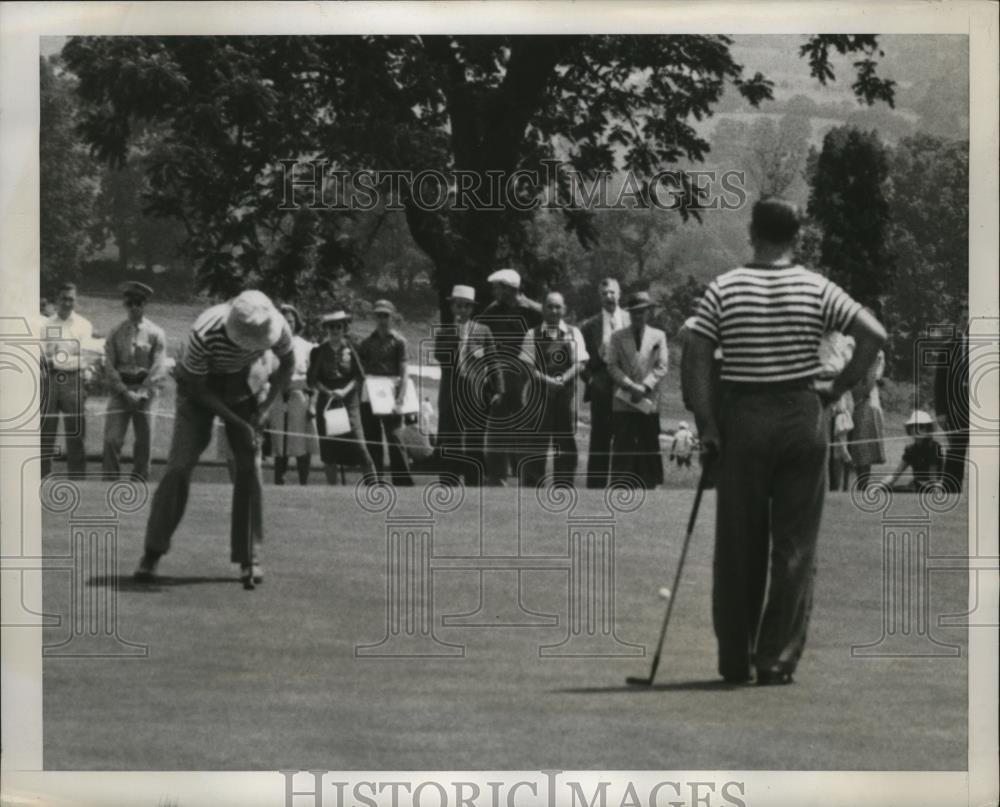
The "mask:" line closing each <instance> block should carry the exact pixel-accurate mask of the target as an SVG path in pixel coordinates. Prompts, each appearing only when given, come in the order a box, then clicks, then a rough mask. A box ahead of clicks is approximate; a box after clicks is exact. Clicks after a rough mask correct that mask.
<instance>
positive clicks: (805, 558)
mask: <svg viewBox="0 0 1000 807" xmlns="http://www.w3.org/2000/svg"><path fill="white" fill-rule="evenodd" d="M798 230H799V216H798V212H797V211H796V209H795V207H794V206H793V205H791V204H790V203H788V202H785V201H782V200H779V199H766V200H763V201H760V202H758V203H757V204H756V205H755V206H754V209H753V217H752V223H751V226H750V238H751V242H752V244H753V249H754V259H753V261H752V262H750V263H747V264H745V265H743V266H741V267H739V268H737V269H733V270H732V271H730V272H727V273H725V274H723V275H720V276H719V277H717V278H716V279H715V280H714V281H712V283H711V284H710V285H709V287H708V290H707V291H706V292H705V295H704V297H703V298H702V300H701V302H700V303H699V305H698V308H697V311H696V316H695V317H694V319H693V321H692V322H691V332H692V340H691V344H690V351H691V360H692V365H693V366H692V372H691V375H690V380H691V382H692V384H693V389H692V390H691V395H690V401H691V408H692V410H693V411H694V413H695V417H696V418H697V420H698V429H699V432H700V435H701V439H702V443H703V445H704V446H705V448H706V450H708V451H710V452H718V468H717V474H716V482H717V488H718V496H717V514H716V535H715V561H714V584H713V592H712V616H713V622H714V625H715V634H716V638H717V639H718V645H719V673H720V674H721V675H722V676H723V678H725V679H726V680H727V681H730V682H747V681H749V680H750V679H751V665H752V666H753V667H755V668H756V671H757V683H758V684H765V685H766V684H787V683H791V681H792V673H793V672H794V671H795V667H796V665H797V664H798V661H799V657H800V656H801V654H802V648H803V646H804V644H805V639H806V629H807V627H808V622H809V613H810V609H811V607H812V595H813V581H814V572H815V553H816V539H817V536H818V533H819V525H820V517H821V514H822V510H823V496H824V493H825V490H826V467H827V465H826V458H827V441H828V435H829V428H828V425H829V420H828V419H829V410H828V408H827V407H828V404H830V403H832V402H833V401H835V400H836V399H837V398H839V397H840V396H841V395H842V394H843V393H844V392H846V391H847V390H849V389H851V387H853V386H854V384H856V383H857V382H858V381H859V380H861V379H862V378H863V377H864V374H865V372H866V371H867V369H868V367H869V366H870V365H871V363H872V362H873V361H874V360H875V357H876V354H877V353H878V349H879V346H880V345H881V344H882V342H884V341H885V331H884V330H883V328H882V326H881V325H880V324H879V323H878V321H877V320H876V319H875V318H874V317H873V316H872V315H871V314H869V313H868V312H866V311H864V310H862V308H861V305H860V304H859V303H858V302H855V301H854V300H853V299H851V297H850V296H848V294H847V293H846V292H844V290H843V289H841V288H839V287H838V286H837V285H836V284H834V283H832V282H830V281H829V280H827V279H826V278H824V277H822V276H821V275H818V274H816V273H814V272H810V271H808V270H807V269H805V268H803V267H802V266H799V265H797V264H795V263H794V262H793V260H792V255H793V253H794V248H795V241H796V236H797V234H798ZM826 331H842V332H844V333H847V334H848V335H850V336H853V337H854V339H855V342H856V346H855V351H854V355H853V357H852V358H851V360H850V362H848V364H847V365H846V366H845V367H844V369H843V371H842V372H841V373H840V375H839V376H837V377H836V378H835V379H834V380H833V381H832V384H828V386H827V387H826V388H820V387H819V386H818V384H817V382H816V379H815V376H816V374H817V373H818V372H819V370H820V362H819V355H818V348H819V343H820V338H821V337H822V335H823V333H824V332H826ZM717 346H718V347H721V348H722V367H721V373H720V380H721V389H720V394H719V400H718V401H713V399H712V398H713V396H712V393H711V389H712V383H711V377H712V360H713V353H714V352H715V350H716V347H717ZM769 560H770V578H771V582H770V588H768V587H767V579H768V565H769ZM765 590H766V591H767V604H766V606H765V604H764V594H765Z"/></svg>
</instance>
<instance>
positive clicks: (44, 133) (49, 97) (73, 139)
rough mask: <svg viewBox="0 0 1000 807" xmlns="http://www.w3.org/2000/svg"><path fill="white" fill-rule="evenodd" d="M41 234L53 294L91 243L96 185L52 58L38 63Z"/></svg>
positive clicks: (45, 279)
mask: <svg viewBox="0 0 1000 807" xmlns="http://www.w3.org/2000/svg"><path fill="white" fill-rule="evenodd" d="M39 69H40V84H39V103H40V108H39V118H40V127H39V153H38V164H39V184H40V187H39V236H40V239H41V279H42V285H43V288H44V290H45V291H47V292H49V293H51V292H52V291H54V289H55V287H56V286H57V285H58V284H59V283H60V282H62V281H66V280H75V279H76V277H77V275H78V272H79V264H80V260H81V258H82V256H83V254H84V252H85V250H86V247H87V243H88V230H89V229H90V227H91V225H92V221H93V218H92V210H93V200H94V195H95V192H96V186H95V182H94V176H93V166H92V164H91V162H90V161H89V159H88V157H87V151H86V148H85V146H84V145H83V144H82V142H81V141H80V139H79V138H78V136H77V134H76V132H75V130H74V126H75V124H76V120H75V114H74V112H75V105H74V103H73V99H72V95H71V94H72V86H71V84H70V82H69V81H68V79H66V78H65V77H63V76H60V75H58V74H57V73H56V71H55V70H54V69H53V66H52V64H51V63H50V62H49V60H48V59H46V58H44V57H43V58H42V59H41V63H40V65H39Z"/></svg>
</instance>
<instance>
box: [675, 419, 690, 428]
mask: <svg viewBox="0 0 1000 807" xmlns="http://www.w3.org/2000/svg"><path fill="white" fill-rule="evenodd" d="M677 428H678V429H686V428H688V422H687V421H686V420H682V421H681V422H680V423H678V424H677Z"/></svg>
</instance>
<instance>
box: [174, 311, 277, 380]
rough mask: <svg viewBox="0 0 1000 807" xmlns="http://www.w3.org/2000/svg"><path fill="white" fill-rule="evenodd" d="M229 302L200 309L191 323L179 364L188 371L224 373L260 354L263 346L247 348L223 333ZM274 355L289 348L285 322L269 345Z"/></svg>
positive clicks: (235, 371) (224, 331) (208, 373)
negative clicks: (192, 323) (196, 317)
mask: <svg viewBox="0 0 1000 807" xmlns="http://www.w3.org/2000/svg"><path fill="white" fill-rule="evenodd" d="M228 316H229V303H221V304H220V305H215V306H212V307H211V308H209V309H208V310H207V311H204V312H203V313H202V314H201V316H199V317H198V319H196V320H195V321H194V325H192V326H191V333H190V335H189V336H188V340H187V343H186V344H185V345H184V348H183V354H182V356H181V364H182V365H183V366H184V369H185V370H187V371H188V372H189V373H191V374H192V375H227V374H229V373H238V372H239V371H240V370H243V369H244V368H246V367H249V366H250V365H251V364H253V363H254V362H255V361H257V359H259V358H260V357H261V355H263V354H264V352H265V351H266V350H267V348H264V350H247V349H246V348H243V347H240V346H239V345H237V344H236V343H235V342H234V341H233V340H232V339H230V338H229V336H228V335H227V334H226V318H227V317H228ZM270 349H271V350H272V351H273V352H274V354H275V355H276V356H285V355H287V354H288V353H290V352H291V350H292V330H291V328H290V327H289V326H288V323H285V326H284V327H283V328H282V330H281V336H279V337H278V341H277V342H275V343H274V344H273V345H272V346H271V348H270Z"/></svg>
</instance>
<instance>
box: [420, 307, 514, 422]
mask: <svg viewBox="0 0 1000 807" xmlns="http://www.w3.org/2000/svg"><path fill="white" fill-rule="evenodd" d="M460 350H461V343H460V340H459V336H458V326H456V325H444V326H441V329H440V330H439V331H438V334H437V337H436V339H435V342H434V358H435V359H436V360H437V361H438V363H439V364H440V365H441V386H440V388H439V393H438V412H439V430H441V431H450V430H461V427H462V426H463V425H468V417H474V419H477V418H478V414H477V412H481V411H482V410H485V408H486V407H487V406H488V404H489V401H490V399H491V398H492V397H493V396H494V395H496V394H498V393H499V394H500V395H503V393H504V389H505V387H504V377H503V374H502V373H501V372H500V371H499V365H498V362H497V348H496V342H495V340H494V339H493V334H492V333H491V332H490V329H489V328H487V327H486V326H485V325H483V324H482V323H479V322H473V323H472V329H471V330H470V332H469V341H468V344H467V346H466V351H465V356H464V358H462V357H461V356H460V355H459V354H460ZM484 381H485V383H483V382H484ZM462 400H466V401H468V402H469V403H470V404H471V410H470V411H468V412H458V411H456V404H458V405H459V407H461V403H460V402H461V401H462ZM472 410H476V411H472Z"/></svg>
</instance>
